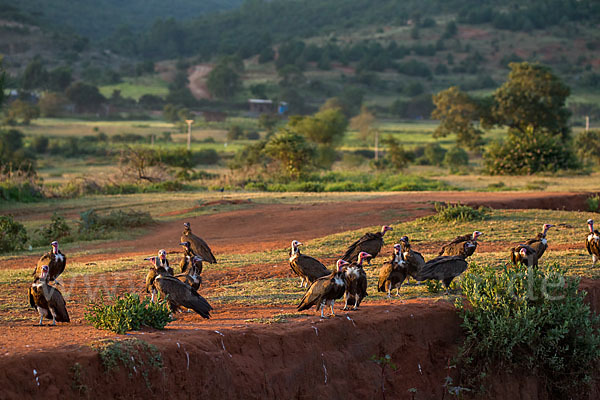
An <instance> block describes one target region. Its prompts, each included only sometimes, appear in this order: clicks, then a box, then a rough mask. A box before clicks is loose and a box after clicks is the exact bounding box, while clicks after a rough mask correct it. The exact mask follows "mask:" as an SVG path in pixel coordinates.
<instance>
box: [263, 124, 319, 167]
mask: <svg viewBox="0 0 600 400" xmlns="http://www.w3.org/2000/svg"><path fill="white" fill-rule="evenodd" d="M264 153H265V154H266V155H268V156H270V157H271V158H273V159H275V160H277V161H279V162H280V165H281V169H282V171H283V172H284V173H285V174H287V175H288V176H289V177H290V178H299V177H300V176H301V175H302V174H303V173H304V172H305V171H306V170H308V169H309V168H310V166H311V165H312V163H313V157H314V153H315V149H314V147H313V146H312V145H311V144H310V143H308V142H307V141H306V139H305V138H304V136H302V135H300V134H298V133H295V132H292V131H290V130H287V129H282V130H281V131H280V132H279V133H278V134H276V135H275V136H273V137H272V138H271V140H269V142H268V143H267V144H266V146H265V148H264Z"/></svg>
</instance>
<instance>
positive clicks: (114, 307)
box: [85, 293, 172, 335]
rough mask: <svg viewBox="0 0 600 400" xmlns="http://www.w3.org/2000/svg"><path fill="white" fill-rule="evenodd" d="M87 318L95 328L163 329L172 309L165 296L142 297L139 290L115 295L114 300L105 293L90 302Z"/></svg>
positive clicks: (119, 330) (111, 329)
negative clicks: (151, 299)
mask: <svg viewBox="0 0 600 400" xmlns="http://www.w3.org/2000/svg"><path fill="white" fill-rule="evenodd" d="M85 319H86V321H88V322H89V323H90V324H92V325H93V326H94V328H96V329H105V330H109V331H113V332H116V333H118V334H121V335H122V334H124V333H125V332H127V331H131V330H134V331H137V330H140V328H141V327H142V326H148V327H150V328H155V329H163V328H164V327H165V326H166V325H167V324H168V323H169V322H171V321H172V319H171V309H170V308H169V305H168V303H167V301H166V300H162V301H160V300H159V301H158V302H157V303H152V302H151V301H150V299H149V298H145V299H144V300H141V301H140V296H139V295H137V294H131V293H125V294H123V295H121V296H119V297H116V296H113V297H112V304H107V303H105V301H104V294H103V293H100V296H99V299H98V300H96V301H95V302H92V303H90V304H89V305H88V307H87V309H86V312H85Z"/></svg>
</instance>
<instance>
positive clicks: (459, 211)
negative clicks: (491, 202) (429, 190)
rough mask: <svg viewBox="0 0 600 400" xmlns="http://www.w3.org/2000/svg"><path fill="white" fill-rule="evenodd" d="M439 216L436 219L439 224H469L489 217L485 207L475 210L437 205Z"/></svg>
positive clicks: (452, 205)
mask: <svg viewBox="0 0 600 400" xmlns="http://www.w3.org/2000/svg"><path fill="white" fill-rule="evenodd" d="M434 208H435V211H437V215H435V219H436V220H437V221H439V222H469V221H482V220H484V219H486V217H487V212H488V211H487V210H486V209H485V208H484V207H479V208H473V207H469V206H466V205H462V204H460V203H458V204H447V205H444V204H443V203H435V205H434Z"/></svg>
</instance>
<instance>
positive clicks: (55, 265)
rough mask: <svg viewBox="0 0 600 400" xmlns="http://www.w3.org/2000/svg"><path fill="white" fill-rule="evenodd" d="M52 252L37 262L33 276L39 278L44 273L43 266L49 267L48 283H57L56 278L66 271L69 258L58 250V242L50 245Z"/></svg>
mask: <svg viewBox="0 0 600 400" xmlns="http://www.w3.org/2000/svg"><path fill="white" fill-rule="evenodd" d="M50 245H51V246H52V250H50V251H49V252H48V253H46V254H44V255H43V256H41V257H40V259H39V260H38V262H37V265H36V267H35V269H34V270H33V273H32V274H31V275H32V276H35V277H38V276H40V274H41V273H42V266H44V265H47V266H48V279H47V280H48V282H50V281H56V278H58V277H59V276H60V274H62V273H63V271H64V270H65V267H66V265H67V257H65V255H64V254H63V253H62V252H61V251H60V250H59V249H58V242H57V241H54V242H52V243H50Z"/></svg>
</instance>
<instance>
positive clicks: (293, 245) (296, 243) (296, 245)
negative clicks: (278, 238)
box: [292, 240, 302, 249]
mask: <svg viewBox="0 0 600 400" xmlns="http://www.w3.org/2000/svg"><path fill="white" fill-rule="evenodd" d="M298 246H302V243H300V242H299V241H297V240H292V249H297V248H298Z"/></svg>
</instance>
